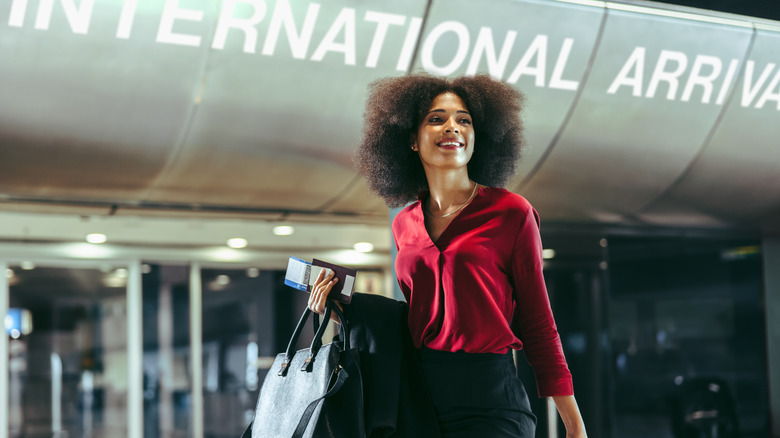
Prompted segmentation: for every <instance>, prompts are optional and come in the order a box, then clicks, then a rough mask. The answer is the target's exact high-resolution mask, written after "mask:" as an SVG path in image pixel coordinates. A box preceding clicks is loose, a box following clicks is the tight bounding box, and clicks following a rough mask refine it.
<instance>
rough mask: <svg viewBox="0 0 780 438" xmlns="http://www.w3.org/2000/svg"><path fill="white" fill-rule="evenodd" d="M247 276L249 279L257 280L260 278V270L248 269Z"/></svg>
mask: <svg viewBox="0 0 780 438" xmlns="http://www.w3.org/2000/svg"><path fill="white" fill-rule="evenodd" d="M246 276H247V277H249V278H257V277H259V276H260V270H259V269H257V268H248V269H247V270H246Z"/></svg>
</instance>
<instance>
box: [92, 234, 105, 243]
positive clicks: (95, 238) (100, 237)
mask: <svg viewBox="0 0 780 438" xmlns="http://www.w3.org/2000/svg"><path fill="white" fill-rule="evenodd" d="M106 240H108V238H107V237H106V235H105V234H102V233H92V234H87V242H89V243H106Z"/></svg>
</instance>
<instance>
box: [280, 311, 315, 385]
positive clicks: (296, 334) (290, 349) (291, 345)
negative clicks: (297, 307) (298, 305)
mask: <svg viewBox="0 0 780 438" xmlns="http://www.w3.org/2000/svg"><path fill="white" fill-rule="evenodd" d="M311 313H312V312H311V310H310V309H309V308H308V307H307V308H306V309H304V310H303V314H302V315H301V318H300V319H299V320H298V324H297V325H296V326H295V331H293V334H292V337H291V338H290V342H288V343H287V351H285V353H284V362H282V366H281V367H280V368H279V373H278V375H279V376H285V375H287V369H288V368H289V367H290V362H292V359H293V356H294V355H295V345H296V344H297V343H298V338H300V337H301V332H302V331H303V326H305V325H306V321H307V320H308V319H309V315H310V314H311Z"/></svg>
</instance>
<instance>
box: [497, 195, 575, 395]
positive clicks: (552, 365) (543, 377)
mask: <svg viewBox="0 0 780 438" xmlns="http://www.w3.org/2000/svg"><path fill="white" fill-rule="evenodd" d="M529 207H530V206H529ZM521 220H522V224H521V226H520V228H519V230H518V233H517V237H516V238H515V243H514V247H513V249H512V253H513V260H512V277H513V282H514V298H515V303H516V305H515V313H514V317H513V321H512V330H513V332H514V333H515V335H516V336H517V337H518V338H520V340H521V341H522V343H523V348H524V350H525V353H526V357H527V358H528V362H529V363H530V364H531V366H532V367H533V369H534V374H535V375H536V382H537V390H538V391H539V396H541V397H544V396H553V395H572V394H574V390H573V386H572V378H571V372H570V371H569V368H568V366H567V364H566V358H565V357H564V355H563V348H562V347H561V340H560V336H559V335H558V329H557V327H556V325H555V320H554V318H553V313H552V309H551V308H550V299H549V297H548V295H547V287H546V286H545V282H544V275H543V272H542V265H543V257H542V240H541V236H540V234H539V216H538V214H537V213H536V210H534V209H533V208H532V207H530V208H529V209H528V210H527V212H526V214H525V215H524V217H523V218H522V219H521Z"/></svg>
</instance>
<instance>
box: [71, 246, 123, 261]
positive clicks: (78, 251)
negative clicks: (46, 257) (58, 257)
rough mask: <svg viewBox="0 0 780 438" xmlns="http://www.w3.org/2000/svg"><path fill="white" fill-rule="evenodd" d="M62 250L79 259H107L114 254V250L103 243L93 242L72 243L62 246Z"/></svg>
mask: <svg viewBox="0 0 780 438" xmlns="http://www.w3.org/2000/svg"><path fill="white" fill-rule="evenodd" d="M62 252H63V253H64V254H65V255H67V256H68V257H75V258H79V259H105V258H109V257H110V256H112V255H113V253H114V251H112V250H111V249H109V248H108V247H105V246H103V245H94V244H91V243H70V244H65V245H63V246H62Z"/></svg>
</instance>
